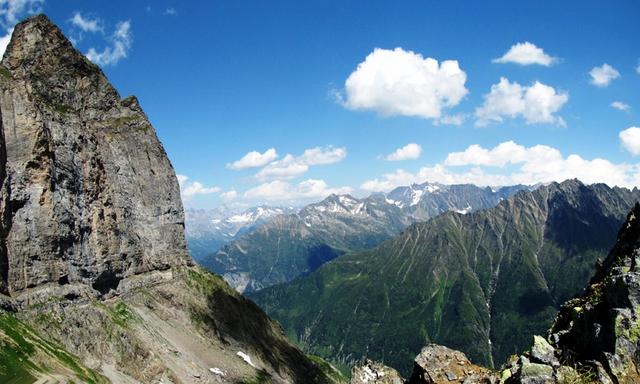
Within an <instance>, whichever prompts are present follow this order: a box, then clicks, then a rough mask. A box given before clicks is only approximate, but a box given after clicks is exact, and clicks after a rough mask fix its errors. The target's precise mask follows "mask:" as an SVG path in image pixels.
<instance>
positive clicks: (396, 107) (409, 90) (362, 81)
mask: <svg viewBox="0 0 640 384" xmlns="http://www.w3.org/2000/svg"><path fill="white" fill-rule="evenodd" d="M466 80H467V75H466V73H465V72H464V71H462V70H461V69H460V67H459V65H458V62H457V61H456V60H445V61H443V62H442V63H441V64H439V63H438V61H437V60H435V59H433V58H430V57H428V58H423V57H422V55H420V54H418V53H415V52H412V51H405V50H403V49H402V48H396V49H394V50H389V49H380V48H376V49H374V51H373V52H371V53H370V54H369V55H368V56H367V57H366V59H365V60H364V61H363V62H362V63H360V64H358V68H357V69H356V70H355V71H354V72H352V73H351V74H350V75H349V77H348V78H347V80H346V82H345V89H344V95H342V94H340V93H338V94H337V97H338V99H339V100H340V101H341V102H342V104H343V105H344V106H345V107H346V108H349V109H354V110H358V109H364V110H372V111H376V112H378V113H380V114H382V115H384V116H392V115H403V116H417V117H422V118H425V119H437V118H439V117H441V115H442V113H443V110H444V109H447V108H451V107H453V106H455V105H457V104H458V103H460V100H462V98H463V97H464V96H465V95H466V94H467V93H468V90H467V88H465V82H466Z"/></svg>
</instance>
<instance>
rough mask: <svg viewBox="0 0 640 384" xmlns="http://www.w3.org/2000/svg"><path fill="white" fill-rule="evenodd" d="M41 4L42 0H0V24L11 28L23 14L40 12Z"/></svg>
mask: <svg viewBox="0 0 640 384" xmlns="http://www.w3.org/2000/svg"><path fill="white" fill-rule="evenodd" d="M43 4H44V0H0V25H2V27H4V28H6V29H11V28H13V26H14V25H16V23H17V22H18V21H20V19H21V18H22V17H24V16H25V15H32V14H34V13H38V12H41V11H42V5H43Z"/></svg>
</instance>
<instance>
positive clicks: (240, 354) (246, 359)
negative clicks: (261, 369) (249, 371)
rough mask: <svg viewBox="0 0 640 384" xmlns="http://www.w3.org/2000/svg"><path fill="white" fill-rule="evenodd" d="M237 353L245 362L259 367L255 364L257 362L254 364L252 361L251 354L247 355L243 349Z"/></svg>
mask: <svg viewBox="0 0 640 384" xmlns="http://www.w3.org/2000/svg"><path fill="white" fill-rule="evenodd" d="M236 355H238V356H240V358H241V359H242V360H244V362H245V363H247V364H249V365H250V366H252V367H253V368H256V369H257V368H258V367H256V366H255V364H253V362H252V361H251V357H250V356H249V355H247V354H246V353H244V352H242V351H238V353H236Z"/></svg>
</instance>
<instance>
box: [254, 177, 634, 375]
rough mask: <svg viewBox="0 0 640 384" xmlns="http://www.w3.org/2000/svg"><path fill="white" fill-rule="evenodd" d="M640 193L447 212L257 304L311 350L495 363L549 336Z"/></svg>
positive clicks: (396, 359) (400, 360) (543, 191)
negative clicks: (428, 352)
mask: <svg viewBox="0 0 640 384" xmlns="http://www.w3.org/2000/svg"><path fill="white" fill-rule="evenodd" d="M639 199H640V191H638V190H637V189H634V190H628V189H624V188H617V187H616V188H609V187H607V186H606V185H603V184H594V185H584V184H582V183H580V182H579V181H577V180H568V181H565V182H563V183H561V184H558V183H552V184H550V185H546V186H541V187H539V188H537V189H535V190H533V191H520V192H518V193H517V194H516V195H514V196H513V197H511V198H508V199H506V200H503V201H501V202H500V203H499V204H498V205H497V206H496V207H494V208H490V209H485V210H480V211H476V212H473V213H469V214H466V215H464V214H460V213H457V212H454V211H450V212H446V213H444V214H441V215H439V216H436V217H434V218H432V219H431V220H429V221H427V222H424V223H416V224H413V225H411V226H410V227H408V228H407V229H406V230H404V231H403V232H402V233H401V234H400V235H398V236H397V237H395V238H393V239H391V240H388V241H385V242H384V243H382V244H381V245H379V246H378V247H376V248H374V249H371V250H367V251H362V252H352V253H348V254H345V255H342V256H340V257H338V258H336V259H334V260H333V261H331V262H329V263H326V264H325V265H323V266H322V267H320V268H319V269H318V270H316V271H315V272H313V273H311V274H309V275H308V276H305V277H302V278H300V279H297V280H294V281H292V282H290V283H288V284H282V285H278V286H274V287H271V288H266V289H263V290H261V291H258V292H255V293H251V294H249V296H250V297H251V298H252V299H253V300H255V301H256V303H258V304H259V305H260V306H261V307H262V308H263V309H265V310H266V311H267V313H268V314H270V315H271V316H272V317H274V318H275V319H277V320H278V321H279V322H280V323H281V324H282V325H283V327H284V329H285V332H286V333H287V334H288V335H289V337H290V338H292V339H294V340H296V341H297V342H298V343H299V345H301V346H302V347H303V348H304V349H305V350H306V351H308V352H311V353H314V354H318V355H321V356H324V357H327V358H330V359H332V360H333V361H336V362H339V363H342V364H346V365H350V364H351V363H352V362H354V361H357V360H358V359H360V358H361V357H363V356H365V357H368V358H372V359H376V360H380V361H383V362H384V363H386V364H388V365H390V366H392V367H394V368H398V369H399V370H400V371H401V372H402V373H405V374H406V373H408V372H409V369H410V368H411V366H410V365H409V364H410V361H411V359H412V357H413V356H415V355H416V354H417V353H418V352H419V351H420V348H422V346H423V345H424V344H427V343H438V344H443V345H446V346H448V347H452V348H455V349H459V350H461V351H463V352H465V353H466V354H467V355H468V356H469V357H470V358H471V360H472V361H474V362H476V363H479V364H482V365H485V366H489V367H492V366H498V365H500V364H501V363H503V362H504V361H505V360H506V358H507V357H508V356H509V355H511V354H513V353H517V352H518V351H520V350H522V349H523V348H525V347H526V346H527V345H528V343H529V342H530V338H531V336H532V335H533V334H536V333H540V332H543V331H544V330H545V329H546V328H547V327H548V326H549V325H550V324H551V322H552V320H553V318H554V316H555V314H556V313H557V310H558V308H559V306H560V305H561V304H562V303H563V302H564V301H566V300H568V299H569V298H571V297H573V296H574V295H576V294H578V293H579V292H580V291H581V289H582V287H584V285H585V284H586V283H587V281H588V280H589V278H590V276H591V275H592V274H593V272H594V268H595V265H596V262H597V261H598V259H604V257H605V256H606V254H607V250H608V249H609V247H610V246H611V244H613V243H614V241H615V238H616V233H617V231H618V228H619V227H620V225H621V224H622V222H623V220H624V218H625V215H626V212H628V211H629V209H630V208H631V207H633V205H634V203H635V202H636V201H638V200H639Z"/></svg>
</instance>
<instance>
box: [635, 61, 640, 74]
mask: <svg viewBox="0 0 640 384" xmlns="http://www.w3.org/2000/svg"><path fill="white" fill-rule="evenodd" d="M636 72H638V75H640V64H638V66H637V67H636Z"/></svg>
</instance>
